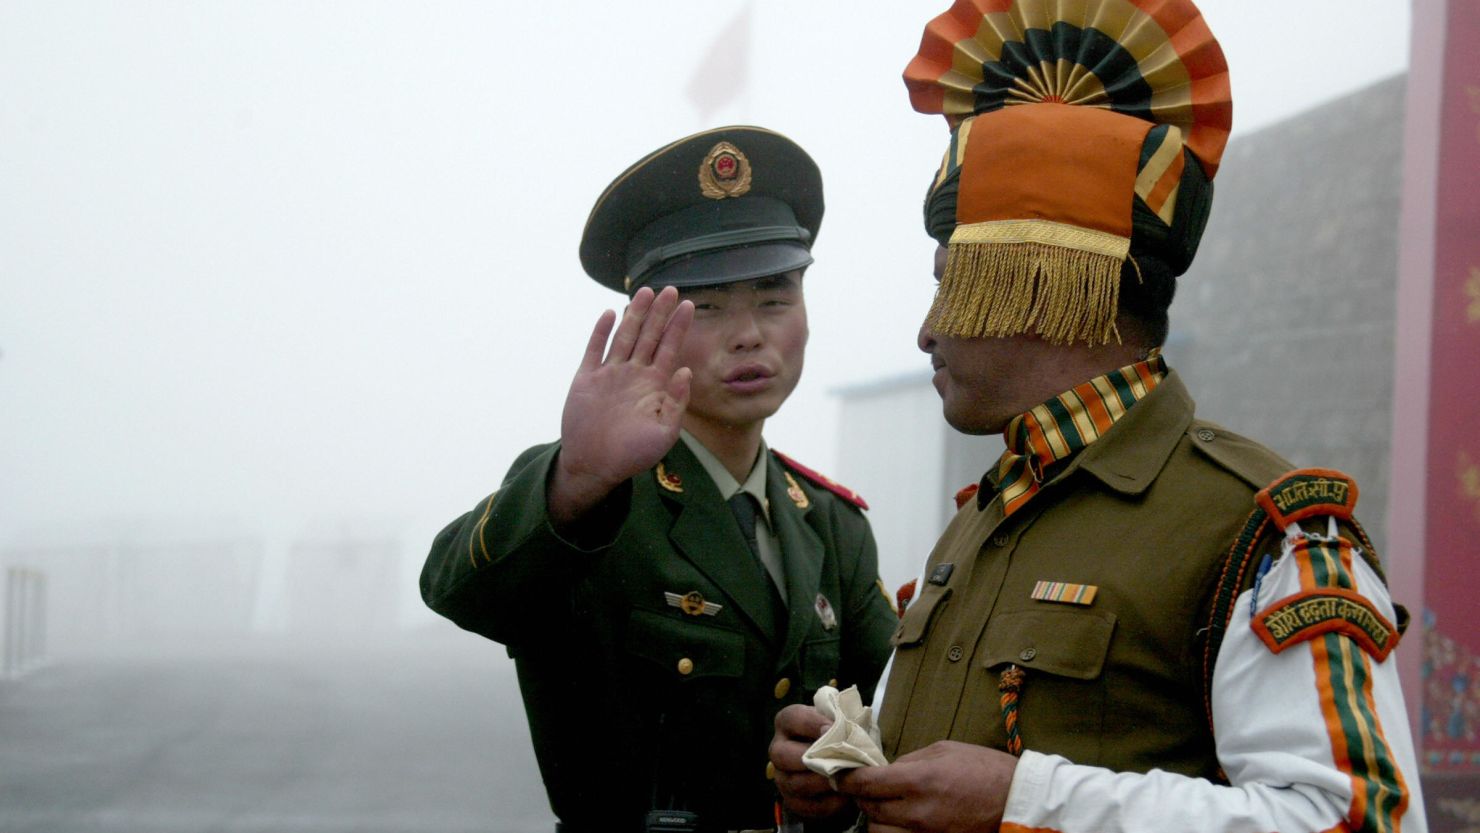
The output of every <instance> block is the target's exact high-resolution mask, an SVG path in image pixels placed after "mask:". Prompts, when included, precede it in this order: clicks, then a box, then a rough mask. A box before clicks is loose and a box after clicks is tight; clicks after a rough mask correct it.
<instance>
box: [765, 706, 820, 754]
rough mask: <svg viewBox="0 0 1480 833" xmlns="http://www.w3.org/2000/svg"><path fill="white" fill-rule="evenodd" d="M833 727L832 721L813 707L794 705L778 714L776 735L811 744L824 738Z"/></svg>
mask: <svg viewBox="0 0 1480 833" xmlns="http://www.w3.org/2000/svg"><path fill="white" fill-rule="evenodd" d="M831 726H832V721H831V720H828V719H827V718H825V717H823V716H822V712H820V711H818V710H817V709H815V708H813V707H812V706H806V705H802V704H800V703H793V704H792V705H790V706H787V707H786V708H784V709H782V710H781V711H779V712H777V713H776V734H777V736H778V737H785V738H789V739H791V740H796V741H804V742H806V743H808V744H810V743H811V742H812V741H814V740H817V739H818V738H820V737H822V733H823V732H826V731H827V730H828V728H829V727H831Z"/></svg>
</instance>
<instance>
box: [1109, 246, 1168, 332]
mask: <svg viewBox="0 0 1480 833" xmlns="http://www.w3.org/2000/svg"><path fill="white" fill-rule="evenodd" d="M1176 294H1177V276H1176V275H1175V274H1173V271H1172V267H1171V266H1170V265H1169V264H1168V263H1167V262H1166V261H1165V260H1163V259H1162V258H1160V257H1157V256H1156V255H1152V254H1145V253H1142V252H1137V251H1136V250H1135V247H1132V249H1131V255H1130V257H1128V258H1126V259H1125V264H1124V265H1122V266H1121V267H1120V315H1119V317H1120V330H1121V333H1120V335H1121V338H1123V339H1126V340H1134V341H1140V342H1142V343H1143V344H1142V346H1144V347H1147V348H1150V347H1160V346H1161V345H1162V344H1164V343H1166V340H1167V329H1168V328H1169V326H1170V322H1169V319H1168V317H1167V310H1168V308H1170V307H1171V305H1172V296H1174V295H1176Z"/></svg>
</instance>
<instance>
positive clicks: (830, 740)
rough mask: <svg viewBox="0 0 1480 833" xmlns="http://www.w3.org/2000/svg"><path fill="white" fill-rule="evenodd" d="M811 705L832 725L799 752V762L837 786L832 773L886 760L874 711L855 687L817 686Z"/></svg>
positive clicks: (872, 764)
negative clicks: (866, 704)
mask: <svg viewBox="0 0 1480 833" xmlns="http://www.w3.org/2000/svg"><path fill="white" fill-rule="evenodd" d="M812 704H813V705H814V706H816V707H817V711H818V712H819V713H821V714H822V716H823V717H825V718H827V719H828V720H831V721H832V726H831V727H829V728H828V730H827V731H826V732H823V733H822V737H820V738H818V739H817V740H816V741H814V742H813V743H812V745H811V746H810V747H808V748H807V751H806V752H803V753H802V763H804V764H806V765H807V768H808V769H810V770H812V771H813V772H816V773H818V774H819V775H826V776H827V780H828V783H830V784H832V785H833V789H837V786H838V784H837V781H836V780H834V777H833V776H835V775H837V774H838V773H839V772H842V771H843V770H845V769H853V768H854V767H860V766H883V765H885V764H887V763H889V761H888V760H887V759H886V758H885V757H884V751H883V749H882V748H881V747H880V743H879V727H878V726H876V725H874V710H873V709H872V708H870V707H868V706H865V705H864V704H863V697H862V696H861V695H860V694H859V693H858V686H856V685H854V686H849V687H848V688H847V689H845V690H843V691H838V690H837V689H836V688H833V687H832V686H823V687H822V688H819V689H817V693H816V694H815V695H814V696H813V697H812Z"/></svg>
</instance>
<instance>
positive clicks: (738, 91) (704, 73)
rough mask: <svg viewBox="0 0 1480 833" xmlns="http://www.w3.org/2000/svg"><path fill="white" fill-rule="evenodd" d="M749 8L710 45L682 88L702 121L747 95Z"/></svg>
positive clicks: (748, 78) (732, 21)
mask: <svg viewBox="0 0 1480 833" xmlns="http://www.w3.org/2000/svg"><path fill="white" fill-rule="evenodd" d="M750 6H751V4H750V3H749V2H746V4H745V5H744V6H742V7H741V9H740V11H739V13H738V14H736V15H735V17H734V18H732V19H731V20H730V22H729V23H727V24H725V25H724V26H723V27H722V28H721V29H720V30H719V34H717V35H716V36H715V38H714V42H713V43H711V44H709V48H708V49H707V50H705V51H704V54H703V56H702V57H701V58H700V59H699V65H698V66H697V67H695V68H694V74H693V76H692V77H690V78H689V83H688V85H687V86H686V87H684V93H685V94H686V95H687V96H688V97H689V101H690V102H692V103H693V105H694V107H695V108H697V109H698V111H699V115H700V117H701V119H702V120H703V121H705V122H707V121H709V118H710V116H712V115H713V114H714V113H717V112H719V111H720V110H723V109H724V108H725V107H726V106H728V105H730V104H733V103H735V101H736V100H737V99H739V98H741V97H742V96H744V95H745V93H746V92H747V86H748V84H749V80H750Z"/></svg>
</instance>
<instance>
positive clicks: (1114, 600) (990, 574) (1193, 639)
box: [880, 372, 1293, 777]
mask: <svg viewBox="0 0 1480 833" xmlns="http://www.w3.org/2000/svg"><path fill="white" fill-rule="evenodd" d="M1291 468H1293V467H1292V466H1291V465H1290V464H1289V463H1287V462H1285V461H1284V460H1282V459H1280V458H1279V457H1278V456H1276V455H1275V454H1274V453H1273V452H1270V451H1268V450H1267V449H1265V448H1263V447H1261V446H1259V445H1257V444H1256V443H1253V442H1251V441H1249V440H1246V439H1244V438H1242V437H1239V436H1237V435H1234V434H1232V433H1230V432H1228V431H1226V430H1224V429H1222V428H1221V427H1218V426H1216V425H1212V424H1209V423H1204V422H1199V421H1197V420H1195V419H1194V418H1193V404H1192V400H1191V398H1190V397H1189V396H1188V394H1187V391H1186V389H1185V388H1184V387H1183V385H1182V383H1181V382H1180V380H1179V379H1178V377H1177V374H1176V373H1175V372H1171V373H1169V374H1168V376H1167V377H1166V379H1165V380H1164V381H1163V382H1162V384H1161V385H1160V386H1159V387H1158V388H1157V389H1156V390H1154V391H1153V392H1152V393H1151V394H1150V395H1148V396H1147V397H1146V398H1145V399H1144V400H1142V401H1140V402H1139V403H1137V404H1136V405H1135V406H1134V407H1133V408H1131V409H1130V411H1129V412H1128V413H1127V414H1126V415H1125V416H1124V417H1123V418H1122V419H1121V420H1120V421H1119V422H1117V423H1116V424H1115V426H1114V427H1113V428H1111V430H1110V431H1109V432H1108V433H1107V434H1106V435H1105V436H1104V437H1101V438H1100V439H1099V440H1097V441H1096V442H1094V443H1093V444H1091V445H1090V446H1089V447H1088V448H1086V449H1085V450H1084V451H1082V452H1081V453H1080V454H1079V455H1078V456H1077V457H1076V458H1074V459H1073V460H1072V461H1071V463H1070V464H1069V465H1068V467H1067V468H1066V469H1065V470H1064V471H1063V472H1062V473H1060V474H1059V475H1058V476H1057V477H1055V478H1054V479H1053V480H1052V481H1050V482H1049V483H1046V484H1044V486H1043V488H1042V490H1041V491H1040V492H1039V493H1038V494H1037V495H1035V496H1034V497H1033V499H1032V500H1031V501H1029V502H1028V504H1027V505H1026V506H1024V507H1023V508H1022V509H1020V510H1019V511H1017V512H1016V513H1014V514H1013V515H1012V517H1011V518H1008V519H1006V520H1004V519H1003V517H1002V508H1001V503H1000V501H995V500H994V501H992V502H991V503H989V504H988V505H987V506H986V507H985V508H984V509H979V508H978V505H977V503H976V502H975V501H970V502H968V503H967V504H966V505H965V506H964V507H963V508H962V509H961V511H960V512H959V513H958V514H957V515H956V517H955V519H954V520H953V521H952V522H951V524H950V526H949V527H948V528H947V529H946V531H945V533H944V535H942V537H941V539H940V542H939V543H938V544H937V546H936V548H935V550H934V552H932V554H931V556H930V560H929V564H928V565H927V566H926V568H925V571H924V579H925V580H924V584H923V585H922V587H921V590H920V592H919V593H918V594H917V597H916V599H915V600H914V601H913V602H912V603H911V604H910V607H909V608H908V610H907V612H906V614H905V616H904V618H903V620H902V621H901V622H900V625H899V628H898V630H897V631H896V632H895V635H894V638H893V641H894V644H895V646H896V650H897V653H896V655H895V658H894V661H893V667H892V672H891V674H890V677H889V681H888V687H887V689H886V693H885V696H884V705H883V713H882V714H881V715H880V727H881V730H882V734H883V738H884V751H885V753H886V754H887V755H888V756H889V758H890V759H891V760H893V759H895V758H897V757H898V756H900V755H902V754H905V753H907V752H910V751H912V750H915V749H919V748H921V747H923V746H927V745H929V744H930V743H932V742H934V741H937V740H943V739H951V740H958V741H965V742H968V743H974V744H979V745H985V746H991V747H996V748H999V749H1002V748H1005V747H1006V742H1007V736H1006V730H1005V728H1004V722H1003V717H1002V713H1001V709H1000V704H999V692H998V680H999V675H1000V674H1001V672H1002V671H1003V670H1004V669H1006V668H1008V667H1009V666H1012V665H1016V666H1017V667H1019V668H1022V669H1024V670H1025V671H1026V679H1025V680H1024V682H1023V684H1022V688H1021V694H1020V698H1019V702H1018V727H1019V731H1020V735H1021V738H1022V741H1023V744H1024V746H1025V748H1028V749H1032V750H1035V751H1038V752H1044V753H1051V754H1059V755H1063V756H1064V757H1066V758H1068V759H1070V760H1072V761H1074V762H1076V763H1080V764H1091V765H1098V766H1104V767H1108V768H1111V769H1115V770H1118V771H1134V772H1145V771H1147V770H1149V769H1151V768H1154V767H1155V768H1161V769H1164V770H1168V771H1171V772H1177V773H1182V774H1186V775H1196V776H1205V777H1215V776H1216V774H1217V770H1218V762H1217V758H1216V756H1215V754H1214V750H1213V742H1212V734H1211V732H1210V730H1209V728H1208V725H1207V717H1206V711H1205V708H1204V701H1203V685H1202V664H1201V663H1202V655H1201V652H1200V650H1199V640H1198V631H1199V629H1201V628H1202V627H1203V625H1204V624H1205V623H1206V615H1207V614H1206V612H1207V609H1208V604H1209V599H1208V596H1209V593H1210V592H1211V590H1212V588H1213V585H1214V582H1215V581H1216V579H1217V571H1218V570H1219V569H1220V567H1221V564H1222V559H1223V557H1224V556H1225V554H1226V553H1227V552H1228V549H1229V547H1230V545H1231V544H1232V542H1233V541H1234V539H1235V538H1236V537H1237V535H1238V532H1239V530H1240V528H1241V526H1242V524H1243V523H1244V520H1245V519H1246V518H1247V517H1248V515H1249V512H1250V510H1252V509H1253V507H1254V502H1253V495H1254V493H1255V492H1256V491H1257V490H1258V489H1260V488H1262V487H1263V486H1265V485H1267V484H1268V483H1269V482H1271V481H1272V480H1274V479H1275V478H1276V477H1277V476H1279V475H1280V474H1282V473H1284V472H1285V471H1288V470H1289V469H1291ZM1041 581H1046V582H1070V583H1074V584H1082V585H1092V586H1094V587H1095V588H1096V594H1095V597H1094V600H1093V602H1092V603H1091V604H1088V605H1080V604H1069V603H1064V602H1052V601H1042V600H1036V599H1034V598H1033V591H1034V587H1035V585H1037V583H1038V582H1041Z"/></svg>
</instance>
